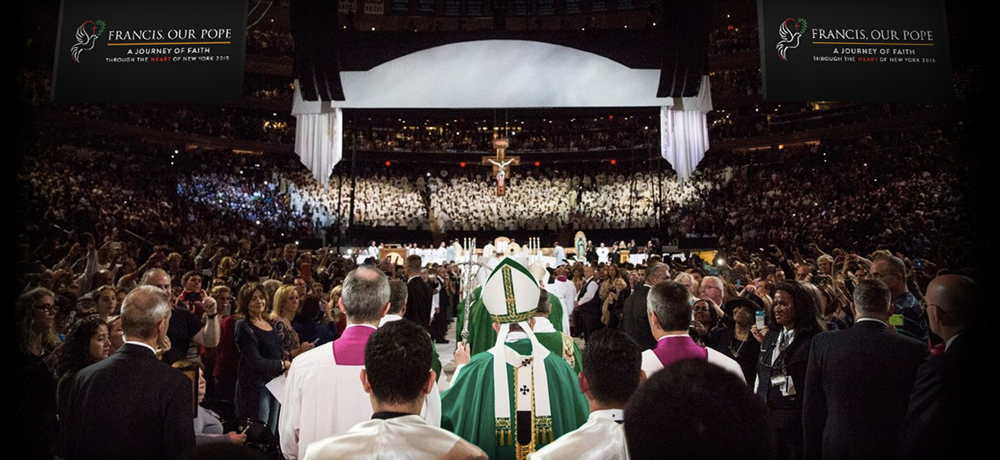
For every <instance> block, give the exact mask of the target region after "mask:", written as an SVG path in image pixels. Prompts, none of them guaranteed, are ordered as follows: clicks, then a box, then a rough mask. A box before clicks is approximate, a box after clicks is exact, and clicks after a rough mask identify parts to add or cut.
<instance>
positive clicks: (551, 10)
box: [538, 0, 556, 16]
mask: <svg viewBox="0 0 1000 460" xmlns="http://www.w3.org/2000/svg"><path fill="white" fill-rule="evenodd" d="M553 14H556V2H555V0H538V15H539V16H552V15H553Z"/></svg>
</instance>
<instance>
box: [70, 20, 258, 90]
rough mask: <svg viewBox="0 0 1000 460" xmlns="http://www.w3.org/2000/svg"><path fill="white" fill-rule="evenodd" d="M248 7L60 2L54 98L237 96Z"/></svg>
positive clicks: (241, 74)
mask: <svg viewBox="0 0 1000 460" xmlns="http://www.w3.org/2000/svg"><path fill="white" fill-rule="evenodd" d="M246 5H247V3H246V0H213V1H211V2H205V1H203V0H173V1H170V2H157V3H149V2H133V1H121V0H117V1H116V0H63V2H62V8H61V11H60V14H59V30H58V36H57V38H56V53H55V64H54V68H53V76H52V100H53V102H210V101H236V100H239V99H241V98H242V97H243V62H244V53H245V51H246V14H247V6H246Z"/></svg>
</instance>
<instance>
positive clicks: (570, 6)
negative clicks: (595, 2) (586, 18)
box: [565, 0, 583, 14]
mask: <svg viewBox="0 0 1000 460" xmlns="http://www.w3.org/2000/svg"><path fill="white" fill-rule="evenodd" d="M565 5H566V14H579V13H582V12H583V0H566V2H565Z"/></svg>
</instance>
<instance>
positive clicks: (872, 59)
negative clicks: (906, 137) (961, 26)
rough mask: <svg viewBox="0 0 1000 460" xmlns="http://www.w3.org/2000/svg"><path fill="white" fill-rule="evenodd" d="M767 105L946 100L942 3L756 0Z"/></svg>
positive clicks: (949, 93)
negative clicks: (775, 102) (773, 103)
mask: <svg viewBox="0 0 1000 460" xmlns="http://www.w3.org/2000/svg"><path fill="white" fill-rule="evenodd" d="M757 15H758V21H759V24H758V25H759V29H760V59H761V71H762V75H763V80H764V99H765V100H768V101H789V100H792V101H818V100H822V101H859V102H931V101H948V100H952V99H953V98H954V94H953V89H952V80H951V57H950V52H949V45H948V30H947V25H946V16H945V9H944V2H943V1H942V0H884V1H879V2H871V1H864V2H862V1H857V0H851V1H840V0H838V1H832V0H828V1H824V2H809V3H805V2H799V1H792V0H760V1H758V3H757Z"/></svg>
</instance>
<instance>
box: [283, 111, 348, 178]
mask: <svg viewBox="0 0 1000 460" xmlns="http://www.w3.org/2000/svg"><path fill="white" fill-rule="evenodd" d="M295 119H296V122H295V153H296V154H298V155H299V160H301V161H302V164H304V165H306V167H307V168H309V170H310V171H312V174H313V177H314V178H315V179H316V181H317V182H319V183H321V184H323V186H324V187H326V186H327V185H329V182H330V174H331V173H333V167H334V166H336V165H337V163H340V159H341V158H343V157H344V143H343V138H344V112H343V111H342V110H341V109H340V108H335V109H334V110H333V111H332V112H329V113H299V114H295Z"/></svg>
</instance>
